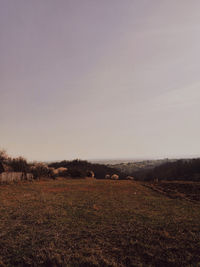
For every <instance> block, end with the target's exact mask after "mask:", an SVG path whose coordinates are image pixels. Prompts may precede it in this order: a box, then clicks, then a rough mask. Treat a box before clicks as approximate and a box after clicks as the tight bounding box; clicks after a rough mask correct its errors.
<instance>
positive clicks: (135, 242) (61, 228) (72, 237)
mask: <svg viewBox="0 0 200 267" xmlns="http://www.w3.org/2000/svg"><path fill="white" fill-rule="evenodd" d="M195 186H199V185H198V184H197V183H196V184H195V183H194V184H192V187H195ZM162 187H164V186H162ZM183 187H184V186H183ZM194 191H195V190H194ZM195 192H196V194H198V191H195ZM180 193H181V194H182V195H181V196H183V197H182V198H181V197H179V198H171V197H168V195H167V194H164V193H162V190H160V191H159V192H158V191H156V190H152V189H151V188H149V187H147V186H144V185H142V183H140V182H134V181H111V180H95V179H94V180H93V179H86V180H84V179H82V180H81V179H79V180H64V179H58V180H55V181H54V180H43V181H37V182H33V183H21V184H13V185H1V186H0V203H1V205H0V266H200V202H199V201H191V200H190V199H189V198H185V197H184V192H180ZM194 194H195V193H194ZM197 199H198V198H197ZM198 264H199V265H198Z"/></svg>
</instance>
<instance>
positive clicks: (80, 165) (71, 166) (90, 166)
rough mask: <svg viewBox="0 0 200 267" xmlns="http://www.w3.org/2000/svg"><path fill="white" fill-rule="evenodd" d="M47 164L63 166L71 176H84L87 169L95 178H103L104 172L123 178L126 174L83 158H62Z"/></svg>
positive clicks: (57, 166) (56, 166) (55, 166)
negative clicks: (67, 159) (70, 159)
mask: <svg viewBox="0 0 200 267" xmlns="http://www.w3.org/2000/svg"><path fill="white" fill-rule="evenodd" d="M48 166H49V167H54V168H60V167H65V168H67V169H68V174H69V176H72V177H86V176H87V172H88V171H93V172H94V174H95V178H97V179H104V178H105V175H106V174H109V175H112V174H118V175H119V178H120V179H124V178H125V177H126V174H125V173H123V172H122V171H120V170H117V169H115V168H112V167H110V166H106V165H103V164H97V163H90V162H88V161H85V160H73V161H66V160H63V161H60V162H53V163H50V164H49V165H48Z"/></svg>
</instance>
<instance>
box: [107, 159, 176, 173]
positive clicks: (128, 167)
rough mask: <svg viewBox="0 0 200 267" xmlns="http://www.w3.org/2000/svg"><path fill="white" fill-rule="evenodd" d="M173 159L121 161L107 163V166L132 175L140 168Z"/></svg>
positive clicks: (146, 167)
mask: <svg viewBox="0 0 200 267" xmlns="http://www.w3.org/2000/svg"><path fill="white" fill-rule="evenodd" d="M174 161H175V160H173V159H170V160H169V159H159V160H143V161H137V162H126V161H125V162H121V163H117V164H108V166H109V167H111V168H115V169H117V170H119V171H121V172H123V173H127V174H129V175H132V174H133V173H135V172H138V171H142V170H150V169H153V168H155V167H156V166H159V165H161V164H163V163H166V162H174Z"/></svg>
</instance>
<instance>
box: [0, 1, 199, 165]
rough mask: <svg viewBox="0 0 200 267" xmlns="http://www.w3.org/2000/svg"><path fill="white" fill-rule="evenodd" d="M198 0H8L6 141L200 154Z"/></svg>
mask: <svg viewBox="0 0 200 267" xmlns="http://www.w3.org/2000/svg"><path fill="white" fill-rule="evenodd" d="M199 11H200V1H199V0H190V1H188V0H176V1H174V0H163V1H160V0H151V1H149V0H123V1H122V0H101V1H97V0H84V1H83V0H56V1H55V0H43V1H41V0H29V1H27V0H17V1H16V0H9V1H8V0H1V1H0V147H1V148H4V149H6V150H7V153H8V154H10V155H11V156H19V155H23V156H24V157H26V158H27V159H28V160H45V161H51V160H62V159H73V158H80V159H117V158H121V159H123V158H133V159H139V158H165V157H169V158H174V157H194V156H200V142H199V136H200V123H199V121H200V119H199V117H200V49H199V48H200V16H199Z"/></svg>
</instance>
